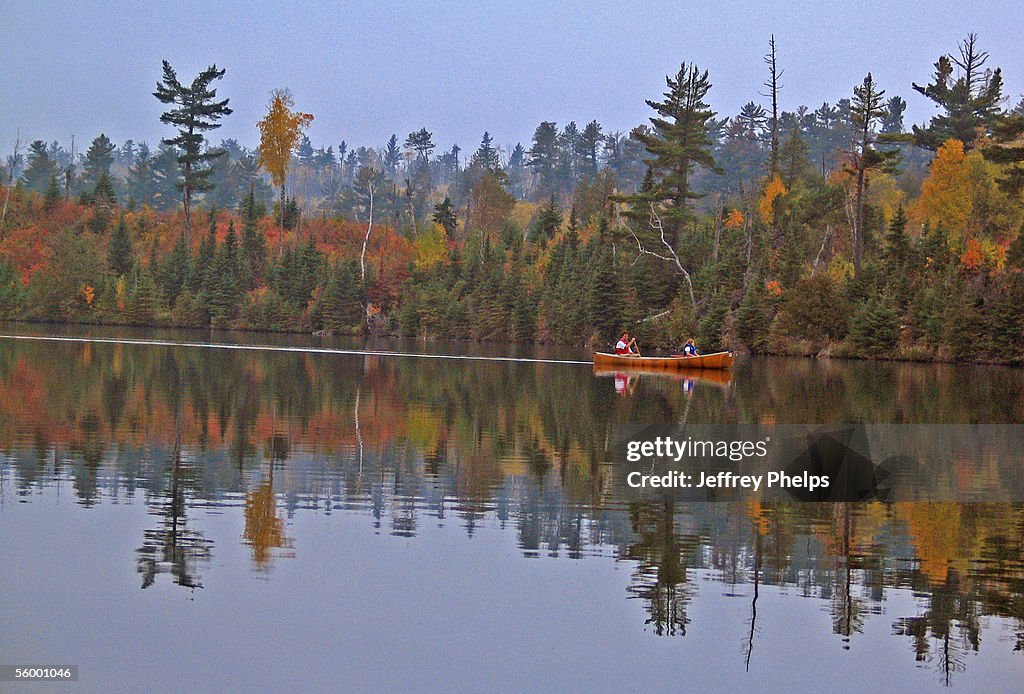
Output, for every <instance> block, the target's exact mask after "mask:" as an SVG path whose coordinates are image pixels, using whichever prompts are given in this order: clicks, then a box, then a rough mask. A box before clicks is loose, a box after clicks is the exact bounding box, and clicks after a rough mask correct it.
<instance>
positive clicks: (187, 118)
mask: <svg viewBox="0 0 1024 694" xmlns="http://www.w3.org/2000/svg"><path fill="white" fill-rule="evenodd" d="M222 77H224V70H218V69H217V66H216V65H211V66H210V67H208V68H206V69H205V70H203V71H202V72H200V73H199V74H198V75H197V76H196V78H195V79H194V80H192V84H191V85H190V86H187V87H186V86H185V85H183V84H182V83H181V82H179V81H178V75H177V74H176V73H175V72H174V68H172V67H171V64H170V63H168V62H167V61H166V60H164V61H163V79H162V80H161V81H160V82H158V83H157V85H156V91H155V92H153V96H155V97H156V98H157V99H158V100H159V101H160V103H163V104H171V105H172V107H171V109H170V110H167V111H164V113H163V114H162V115H161V116H160V122H161V123H166V124H168V125H172V126H174V127H175V128H177V130H178V134H177V135H176V136H175V137H172V138H168V139H165V140H163V142H164V143H165V144H167V145H170V146H171V147H176V148H177V149H178V164H179V166H180V167H181V183H180V189H181V191H182V203H183V204H184V207H185V226H184V230H183V233H184V236H185V241H186V242H188V241H189V238H190V236H191V230H192V196H193V195H194V194H195V193H201V192H203V191H204V190H209V181H208V179H209V176H210V169H209V167H207V166H205V163H206V162H208V161H210V160H211V159H214V158H216V157H219V156H222V155H223V154H224V151H223V150H219V149H207V150H206V151H203V142H204V140H205V135H204V133H206V132H208V131H210V130H214V129H216V128H219V127H220V123H218V122H217V121H219V120H220V119H221V118H223V117H224V116H228V115H231V109H230V108H228V101H229V100H228V99H224V100H222V101H217V100H216V99H217V90H216V89H213V88H211V87H210V85H211V83H212V82H213V81H214V80H219V79H221V78H222Z"/></svg>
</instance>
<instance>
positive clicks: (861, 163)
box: [850, 72, 899, 278]
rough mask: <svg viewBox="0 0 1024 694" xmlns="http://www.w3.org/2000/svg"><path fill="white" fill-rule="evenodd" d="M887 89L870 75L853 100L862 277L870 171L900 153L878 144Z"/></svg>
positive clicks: (856, 261) (856, 247)
mask: <svg viewBox="0 0 1024 694" xmlns="http://www.w3.org/2000/svg"><path fill="white" fill-rule="evenodd" d="M883 96H885V90H879V89H878V85H877V84H876V83H875V81H874V79H873V78H872V77H871V73H870V72H869V73H868V74H867V77H865V78H864V81H863V82H862V83H861V84H860V86H857V87H854V90H853V101H851V102H850V116H851V119H852V121H853V125H854V127H855V129H856V133H857V139H856V142H855V145H854V147H853V150H852V151H851V152H850V157H851V164H850V173H851V175H853V176H854V177H855V179H856V189H855V198H854V205H855V208H854V218H853V271H854V276H855V277H857V278H859V277H860V272H861V261H862V258H863V255H864V239H865V231H866V230H865V209H864V207H865V206H864V195H865V191H866V190H867V182H868V174H869V173H871V172H873V171H890V170H892V168H893V167H894V165H895V161H896V159H897V158H898V156H899V151H898V150H890V151H882V150H879V149H877V148H876V147H875V143H876V142H877V140H878V136H877V133H876V132H875V125H876V123H878V121H880V120H881V118H882V116H883V115H884V114H885V106H884V102H883V101H882V97H883Z"/></svg>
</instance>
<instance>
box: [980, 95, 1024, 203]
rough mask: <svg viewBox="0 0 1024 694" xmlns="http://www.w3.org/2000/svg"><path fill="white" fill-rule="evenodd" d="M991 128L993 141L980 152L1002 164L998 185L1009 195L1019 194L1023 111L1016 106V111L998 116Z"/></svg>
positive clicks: (1023, 185)
mask: <svg viewBox="0 0 1024 694" xmlns="http://www.w3.org/2000/svg"><path fill="white" fill-rule="evenodd" d="M1021 103H1022V104H1024V101H1022V102H1021ZM992 130H993V138H992V140H993V141H992V142H991V143H990V144H989V146H987V147H985V149H984V150H982V154H984V156H985V158H986V159H987V160H989V161H991V162H995V163H996V164H1001V165H1002V166H1003V171H1002V176H1000V178H999V186H1000V187H1001V188H1002V189H1003V190H1005V191H1006V192H1007V193H1009V194H1010V195H1011V196H1019V195H1020V194H1021V193H1022V192H1024V113H1022V112H1020V107H1018V109H1017V111H1016V112H1013V113H1010V114H1008V115H1007V116H1005V117H1003V118H1000V119H999V121H998V122H997V123H996V124H995V125H994V126H993V128H992Z"/></svg>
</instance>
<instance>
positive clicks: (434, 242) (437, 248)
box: [412, 224, 448, 272]
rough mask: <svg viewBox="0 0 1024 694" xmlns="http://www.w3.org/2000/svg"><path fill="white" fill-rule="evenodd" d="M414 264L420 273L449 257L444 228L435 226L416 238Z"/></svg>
mask: <svg viewBox="0 0 1024 694" xmlns="http://www.w3.org/2000/svg"><path fill="white" fill-rule="evenodd" d="M412 254H413V264H414V266H415V267H416V269H417V270H419V271H423V272H425V271H427V270H430V269H431V268H433V267H434V266H436V265H437V264H438V263H440V262H441V261H443V260H444V259H445V258H446V257H448V243H447V241H446V237H445V233H444V228H443V227H441V225H440V224H434V225H432V226H431V227H430V228H429V229H427V230H426V231H424V232H423V233H422V234H420V235H419V236H417V237H416V240H415V241H414V242H413V244H412Z"/></svg>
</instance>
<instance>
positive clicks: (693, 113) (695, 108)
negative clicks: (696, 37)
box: [633, 63, 719, 247]
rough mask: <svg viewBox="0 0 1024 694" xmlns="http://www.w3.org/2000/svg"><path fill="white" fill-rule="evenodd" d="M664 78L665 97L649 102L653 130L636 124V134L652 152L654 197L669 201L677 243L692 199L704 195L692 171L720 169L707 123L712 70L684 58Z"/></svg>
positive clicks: (668, 222)
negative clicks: (695, 184) (671, 74)
mask: <svg viewBox="0 0 1024 694" xmlns="http://www.w3.org/2000/svg"><path fill="white" fill-rule="evenodd" d="M666 82H667V84H668V91H667V92H665V94H664V96H665V99H664V101H650V100H648V101H647V105H648V106H650V107H651V108H653V109H654V110H655V111H656V112H657V114H658V115H657V117H654V118H651V119H650V120H651V125H652V126H653V130H650V129H647V128H638V129H636V130H634V131H633V137H635V138H636V139H637V140H639V141H640V142H641V143H643V145H644V147H646V148H647V151H648V152H649V153H650V154H651V155H652V156H653V158H652V159H651V160H650V161H649V165H650V167H651V170H652V171H653V173H654V174H655V176H657V179H658V181H657V188H656V193H657V194H656V197H657V198H658V199H659V200H661V201H663V202H664V203H667V205H666V208H665V213H664V217H665V226H666V232H667V236H669V237H670V238H669V242H670V243H671V245H672V246H673V247H675V246H676V244H677V241H678V235H679V233H680V232H681V231H682V230H683V227H684V226H685V225H686V224H687V223H688V222H689V221H690V220H691V219H692V212H691V209H690V203H691V201H693V200H695V199H697V198H699V197H701V195H700V194H699V193H697V192H695V191H694V190H693V187H692V177H693V174H694V172H695V171H696V170H697V169H698V168H703V169H707V170H709V171H713V172H718V171H719V169H718V165H717V164H716V163H715V158H714V155H713V154H712V151H711V147H712V144H713V143H712V141H711V138H710V137H709V135H708V123H709V121H711V120H712V119H713V118H714V115H715V113H714V111H712V110H711V108H710V107H709V106H708V104H707V103H705V101H704V99H705V97H706V96H707V94H708V91H709V90H710V89H711V81H710V80H709V79H708V72H707V71H706V70H705V71H704V72H701V71H700V69H699V68H698V67H697V66H696V65H694V64H692V63H691V64H689V65H687V64H686V63H683V64H682V65H681V66H680V68H679V72H678V73H676V76H675V77H667V78H666ZM637 202H640V203H642V202H644V201H637Z"/></svg>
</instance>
